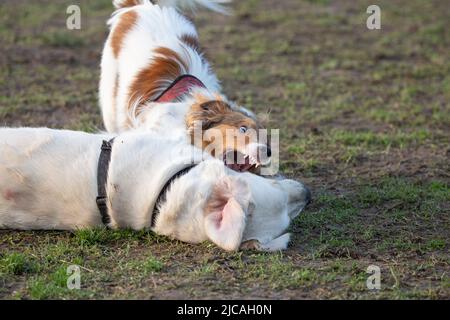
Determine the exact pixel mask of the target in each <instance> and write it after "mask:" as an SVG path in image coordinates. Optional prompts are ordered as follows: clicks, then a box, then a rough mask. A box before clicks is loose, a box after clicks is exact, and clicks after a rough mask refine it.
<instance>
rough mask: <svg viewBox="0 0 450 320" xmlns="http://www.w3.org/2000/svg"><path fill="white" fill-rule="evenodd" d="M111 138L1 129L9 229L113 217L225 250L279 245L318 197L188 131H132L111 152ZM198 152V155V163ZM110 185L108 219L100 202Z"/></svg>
mask: <svg viewBox="0 0 450 320" xmlns="http://www.w3.org/2000/svg"><path fill="white" fill-rule="evenodd" d="M111 138H112V136H110V135H102V134H88V133H82V132H74V131H66V130H52V129H45V128H40V129H33V128H18V129H9V128H2V129H1V128H0V228H10V229H21V230H30V229H62V230H74V229H78V228H87V227H95V226H101V225H102V224H103V223H105V224H107V225H108V226H109V227H111V228H132V229H136V230H137V229H143V228H146V229H151V230H153V231H154V232H156V233H158V234H162V235H166V236H169V237H171V238H174V239H178V240H181V241H185V242H189V243H199V242H202V241H205V240H211V241H212V242H214V243H215V244H217V245H218V246H219V247H221V248H223V249H225V250H237V249H239V248H240V247H241V244H243V242H245V241H247V243H249V241H248V240H257V241H256V242H255V241H253V242H255V243H257V244H256V248H257V249H260V250H280V249H285V248H286V247H287V245H288V242H289V234H287V233H284V234H283V232H284V231H285V230H286V228H287V227H288V226H289V223H290V221H291V220H292V219H293V218H294V217H295V216H297V215H298V214H299V212H300V211H301V210H302V209H303V208H304V207H305V205H306V204H307V203H308V201H309V198H310V195H309V191H308V190H307V188H305V187H304V186H303V185H302V184H301V183H299V182H295V181H293V180H287V179H286V180H277V181H276V180H271V179H265V178H262V177H260V176H257V175H254V174H250V173H238V172H235V171H233V170H231V169H229V168H227V167H226V166H225V165H224V164H223V162H222V161H219V160H217V159H215V158H213V157H211V156H210V155H209V154H208V153H205V152H202V151H201V149H198V148H195V147H193V146H192V145H190V144H188V143H186V142H185V141H184V140H183V139H179V140H176V141H171V140H166V139H161V138H159V137H157V136H156V135H152V134H150V133H137V132H128V133H123V134H120V135H119V136H117V137H116V138H115V139H114V142H113V143H112V148H111V149H112V150H111V149H108V144H107V143H106V144H105V143H104V142H103V141H104V140H108V139H111ZM102 142H103V146H104V148H103V149H104V150H103V151H102V150H101V149H102V148H101V147H102ZM105 146H106V147H105ZM105 155H106V156H105ZM109 157H110V158H109ZM193 158H195V159H197V160H200V161H198V162H199V163H198V164H196V165H192V164H191V161H192V159H193ZM99 159H100V160H99ZM105 159H106V162H105ZM109 159H110V160H109ZM108 163H109V165H108ZM183 169H184V170H183ZM100 172H106V173H105V174H104V180H102V178H101V177H100V175H101V174H99V177H98V176H97V175H98V173H100ZM167 186H169V187H167ZM102 188H104V189H105V190H104V192H105V194H104V196H105V198H104V200H105V202H104V203H105V204H106V205H105V208H104V210H105V211H104V214H105V215H106V216H103V218H105V219H103V223H102V214H103V213H102V214H101V212H102V210H101V208H100V207H98V205H101V203H97V202H98V201H96V197H97V196H98V195H100V196H101V194H100V190H101V189H102ZM100 198H102V197H100ZM101 200H102V199H101ZM100 202H101V201H100Z"/></svg>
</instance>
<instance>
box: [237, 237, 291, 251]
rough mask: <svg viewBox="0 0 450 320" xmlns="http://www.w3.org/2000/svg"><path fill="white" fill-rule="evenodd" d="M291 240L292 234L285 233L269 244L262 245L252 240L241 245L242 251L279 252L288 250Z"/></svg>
mask: <svg viewBox="0 0 450 320" xmlns="http://www.w3.org/2000/svg"><path fill="white" fill-rule="evenodd" d="M290 239H291V234H290V233H285V234H283V235H281V236H279V237H278V238H275V239H273V240H271V241H269V242H266V243H261V242H259V241H258V240H255V239H252V240H248V241H244V242H243V243H242V244H241V247H240V249H242V250H258V251H269V252H272V251H279V250H286V249H287V247H288V244H289V241H290Z"/></svg>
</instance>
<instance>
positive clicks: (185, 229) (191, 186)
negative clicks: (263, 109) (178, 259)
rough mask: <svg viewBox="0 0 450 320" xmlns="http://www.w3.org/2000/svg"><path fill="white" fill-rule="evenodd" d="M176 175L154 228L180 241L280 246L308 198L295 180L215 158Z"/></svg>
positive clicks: (235, 246) (266, 247) (267, 247)
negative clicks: (232, 165) (265, 174)
mask: <svg viewBox="0 0 450 320" xmlns="http://www.w3.org/2000/svg"><path fill="white" fill-rule="evenodd" d="M178 180H179V181H178V182H177V183H174V184H173V185H172V187H171V188H170V190H169V191H168V194H167V199H168V201H167V202H166V203H165V204H164V205H163V206H162V207H161V211H160V217H158V219H157V225H156V231H157V232H158V233H161V234H165V235H168V236H171V237H173V238H177V239H179V240H182V241H186V242H193V243H195V242H200V241H204V240H206V239H209V240H211V241H212V242H214V243H215V244H216V245H218V246H219V247H221V248H223V249H225V250H229V251H232V250H238V249H239V248H240V247H241V246H242V248H254V249H258V250H264V251H274V250H282V249H286V247H287V245H288V242H289V238H290V237H289V234H288V233H284V232H285V231H286V229H287V228H288V226H289V224H290V223H291V221H292V219H294V218H295V217H296V216H297V215H298V214H299V213H300V212H301V210H302V209H303V208H304V207H305V206H306V205H307V204H308V202H309V201H310V198H311V196H310V192H309V190H308V189H307V188H306V187H305V186H304V185H303V184H302V183H300V182H296V181H293V180H289V179H284V180H274V179H267V178H263V177H260V176H257V175H254V174H251V173H237V172H234V171H232V170H230V169H228V168H225V167H224V165H223V163H221V162H220V161H217V160H207V161H204V162H202V163H201V164H199V165H198V166H197V167H196V168H194V169H192V170H191V171H190V172H189V173H187V174H186V175H184V176H182V177H180V178H179V179H178ZM249 244H251V245H249Z"/></svg>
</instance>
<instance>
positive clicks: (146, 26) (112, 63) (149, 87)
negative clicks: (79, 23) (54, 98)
mask: <svg viewBox="0 0 450 320" xmlns="http://www.w3.org/2000/svg"><path fill="white" fill-rule="evenodd" d="M225 2H227V1H220V0H219V1H218V0H215V1H212V0H184V1H181V0H179V1H175V0H169V1H168V0H166V1H164V0H162V1H157V2H156V3H157V4H152V3H151V2H149V1H145V0H116V1H114V5H115V6H116V8H118V10H117V11H116V12H115V13H114V14H113V16H112V18H111V19H110V20H109V22H108V24H109V25H110V27H111V30H110V34H109V36H108V39H107V40H106V43H105V46H104V49H103V54H102V62H101V80H100V89H99V96H100V106H101V110H102V114H103V120H104V124H105V127H106V129H107V131H108V132H111V133H120V132H124V131H126V130H129V129H136V128H137V129H145V130H152V131H157V132H159V134H161V135H163V136H166V137H170V136H174V135H182V136H184V137H185V138H186V139H187V140H188V141H191V142H192V143H194V140H192V137H191V135H192V132H193V130H194V128H195V126H196V123H198V122H202V123H203V124H204V123H208V124H209V126H208V128H205V127H202V126H201V127H199V129H200V130H201V131H202V133H203V137H202V138H203V139H202V140H201V141H200V142H199V143H196V145H197V146H198V147H200V148H204V149H206V148H207V147H208V146H209V148H208V149H209V150H214V152H211V154H213V155H215V156H217V157H218V158H221V157H222V156H223V154H224V153H225V152H227V151H229V150H230V149H232V150H235V151H238V152H240V153H241V154H243V155H245V156H248V157H250V158H251V159H252V160H253V162H254V163H255V164H256V163H257V164H267V163H268V162H269V161H270V159H269V158H270V151H269V149H268V145H267V143H266V142H265V141H263V142H260V140H259V139H258V138H259V137H258V135H257V134H255V132H257V131H258V129H260V128H262V125H261V123H260V122H259V121H258V120H257V119H256V117H255V115H254V114H253V113H252V112H250V111H248V110H247V109H246V108H243V107H241V106H238V105H237V104H235V103H234V102H231V101H229V100H228V99H227V98H226V97H225V96H224V95H223V94H222V93H221V87H220V84H219V81H218V80H217V77H216V75H215V74H214V73H213V71H212V70H211V67H210V65H209V63H208V61H207V60H206V59H205V57H204V56H203V53H202V52H201V50H200V46H199V40H198V34H197V31H196V29H195V27H194V25H193V24H192V23H191V22H190V21H189V20H188V19H187V18H186V17H184V16H183V15H182V14H180V13H179V11H178V10H176V7H180V6H188V7H191V6H193V5H195V4H197V5H201V6H206V7H208V8H210V9H212V10H215V11H219V12H224V11H225V9H224V7H223V6H221V4H222V3H225ZM184 74H190V75H193V76H195V77H197V78H198V79H200V80H201V81H202V82H203V84H204V85H205V86H206V89H203V88H193V89H192V90H191V92H190V93H191V94H190V95H185V96H183V97H181V98H180V99H179V101H176V102H167V103H159V102H152V101H153V99H155V98H156V97H157V96H158V95H159V94H161V93H162V92H163V91H164V90H165V89H166V88H167V87H168V86H169V85H170V84H171V83H172V82H173V81H174V80H175V79H176V78H177V77H179V76H181V75H184ZM209 102H214V103H215V105H216V106H220V107H218V108H210V109H209V110H208V112H204V111H203V112H201V110H199V108H200V109H201V108H202V107H203V106H204V105H205V104H206V103H209ZM226 129H234V132H235V135H236V136H237V137H242V138H245V139H244V141H245V142H244V143H242V144H234V143H233V141H231V142H230V141H228V142H227V139H225V130H226ZM213 131H215V133H214V134H212V132H213ZM217 132H218V134H221V135H222V139H220V143H219V142H218V140H217V139H212V138H210V137H211V136H212V135H217ZM208 137H209V138H208ZM228 140H232V139H228Z"/></svg>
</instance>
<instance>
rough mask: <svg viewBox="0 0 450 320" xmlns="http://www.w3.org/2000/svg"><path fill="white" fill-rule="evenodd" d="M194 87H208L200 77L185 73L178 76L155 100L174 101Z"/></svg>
mask: <svg viewBox="0 0 450 320" xmlns="http://www.w3.org/2000/svg"><path fill="white" fill-rule="evenodd" d="M194 87H200V88H206V86H205V85H204V84H203V82H201V81H200V80H199V79H198V78H196V77H194V76H193V75H190V74H184V75H182V76H179V77H178V78H176V79H175V81H174V82H172V84H171V85H170V86H169V87H168V88H167V89H166V90H164V91H163V92H162V93H161V94H160V95H159V96H158V97H157V98H156V99H154V100H153V102H172V101H174V100H177V99H178V98H180V97H181V96H183V95H185V94H186V93H188V92H189V91H190V90H191V89H192V88H194Z"/></svg>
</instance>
